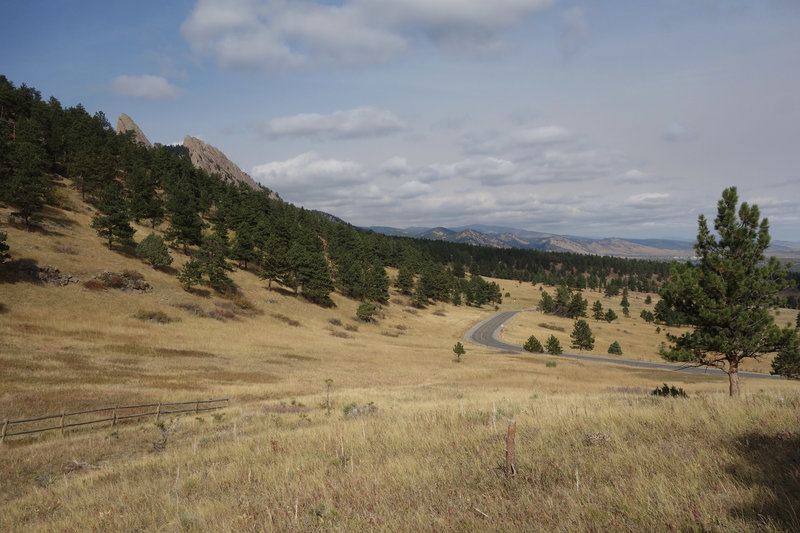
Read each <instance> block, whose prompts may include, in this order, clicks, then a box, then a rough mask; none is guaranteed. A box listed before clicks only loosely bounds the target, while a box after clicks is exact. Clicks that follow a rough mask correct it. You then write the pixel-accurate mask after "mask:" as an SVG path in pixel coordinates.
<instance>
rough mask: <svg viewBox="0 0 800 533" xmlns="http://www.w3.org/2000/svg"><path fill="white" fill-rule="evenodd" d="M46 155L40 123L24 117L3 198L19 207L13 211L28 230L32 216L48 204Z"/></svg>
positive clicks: (1, 187)
mask: <svg viewBox="0 0 800 533" xmlns="http://www.w3.org/2000/svg"><path fill="white" fill-rule="evenodd" d="M45 156H46V154H45V150H44V148H43V147H42V144H41V127H40V125H39V124H38V123H37V122H36V121H34V120H29V119H21V120H20V121H19V122H18V123H17V136H16V140H15V141H14V142H13V145H12V147H11V150H10V154H9V157H8V164H9V167H8V170H7V171H6V172H7V174H8V180H7V181H5V180H4V181H5V183H0V199H2V200H4V201H5V202H7V203H8V204H10V205H11V206H13V207H14V208H15V209H16V211H15V212H14V213H13V214H14V215H17V216H19V217H21V218H22V220H24V221H25V227H26V228H27V229H30V227H31V217H32V216H34V215H35V214H36V213H37V212H38V211H39V210H41V209H42V207H44V199H45V194H46V192H47V189H48V187H49V185H50V179H49V177H48V176H47V175H46V174H45V171H46V169H47V162H46V160H45Z"/></svg>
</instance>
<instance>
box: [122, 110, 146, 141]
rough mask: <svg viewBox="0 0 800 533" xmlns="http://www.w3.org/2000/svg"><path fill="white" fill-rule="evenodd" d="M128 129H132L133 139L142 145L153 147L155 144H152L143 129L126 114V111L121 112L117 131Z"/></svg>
mask: <svg viewBox="0 0 800 533" xmlns="http://www.w3.org/2000/svg"><path fill="white" fill-rule="evenodd" d="M126 131H132V132H133V133H134V136H133V140H134V141H136V142H137V143H139V144H141V145H142V146H147V147H148V148H152V147H153V145H152V144H150V141H149V140H148V139H147V137H145V135H144V133H142V130H141V129H139V126H137V125H136V123H135V122H134V121H133V119H132V118H131V117H129V116H128V115H126V114H125V113H123V114H121V115H120V116H119V118H118V119H117V133H124V132H126Z"/></svg>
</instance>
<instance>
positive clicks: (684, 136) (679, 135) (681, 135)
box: [661, 122, 694, 143]
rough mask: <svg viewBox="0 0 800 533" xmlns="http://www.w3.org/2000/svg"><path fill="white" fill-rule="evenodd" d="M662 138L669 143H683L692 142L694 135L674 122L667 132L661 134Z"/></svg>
mask: <svg viewBox="0 0 800 533" xmlns="http://www.w3.org/2000/svg"><path fill="white" fill-rule="evenodd" d="M661 138H662V139H664V140H665V141H667V142H673V143H676V142H683V141H690V140H692V139H694V134H693V133H692V132H691V131H689V130H687V129H686V128H684V127H683V126H681V125H680V124H678V123H677V122H673V123H672V124H670V125H669V127H668V128H667V130H666V131H665V132H664V133H662V134H661Z"/></svg>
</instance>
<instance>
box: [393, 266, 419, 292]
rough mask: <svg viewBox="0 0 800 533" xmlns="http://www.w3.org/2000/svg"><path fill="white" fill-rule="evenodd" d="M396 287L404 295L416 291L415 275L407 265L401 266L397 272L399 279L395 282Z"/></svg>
mask: <svg viewBox="0 0 800 533" xmlns="http://www.w3.org/2000/svg"><path fill="white" fill-rule="evenodd" d="M394 286H395V287H397V288H398V289H399V290H400V292H401V293H403V294H406V295H408V294H411V291H412V290H414V273H413V272H412V271H411V269H410V268H409V267H408V265H406V264H402V265H400V269H399V270H398V271H397V279H396V280H395V282H394Z"/></svg>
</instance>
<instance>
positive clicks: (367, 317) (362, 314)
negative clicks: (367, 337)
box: [356, 302, 377, 322]
mask: <svg viewBox="0 0 800 533" xmlns="http://www.w3.org/2000/svg"><path fill="white" fill-rule="evenodd" d="M376 312H377V309H375V304H371V303H369V302H364V303H363V304H361V305H359V306H358V310H356V316H357V317H358V318H359V319H360V320H363V321H364V322H371V321H372V317H373V316H375V313H376Z"/></svg>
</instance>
